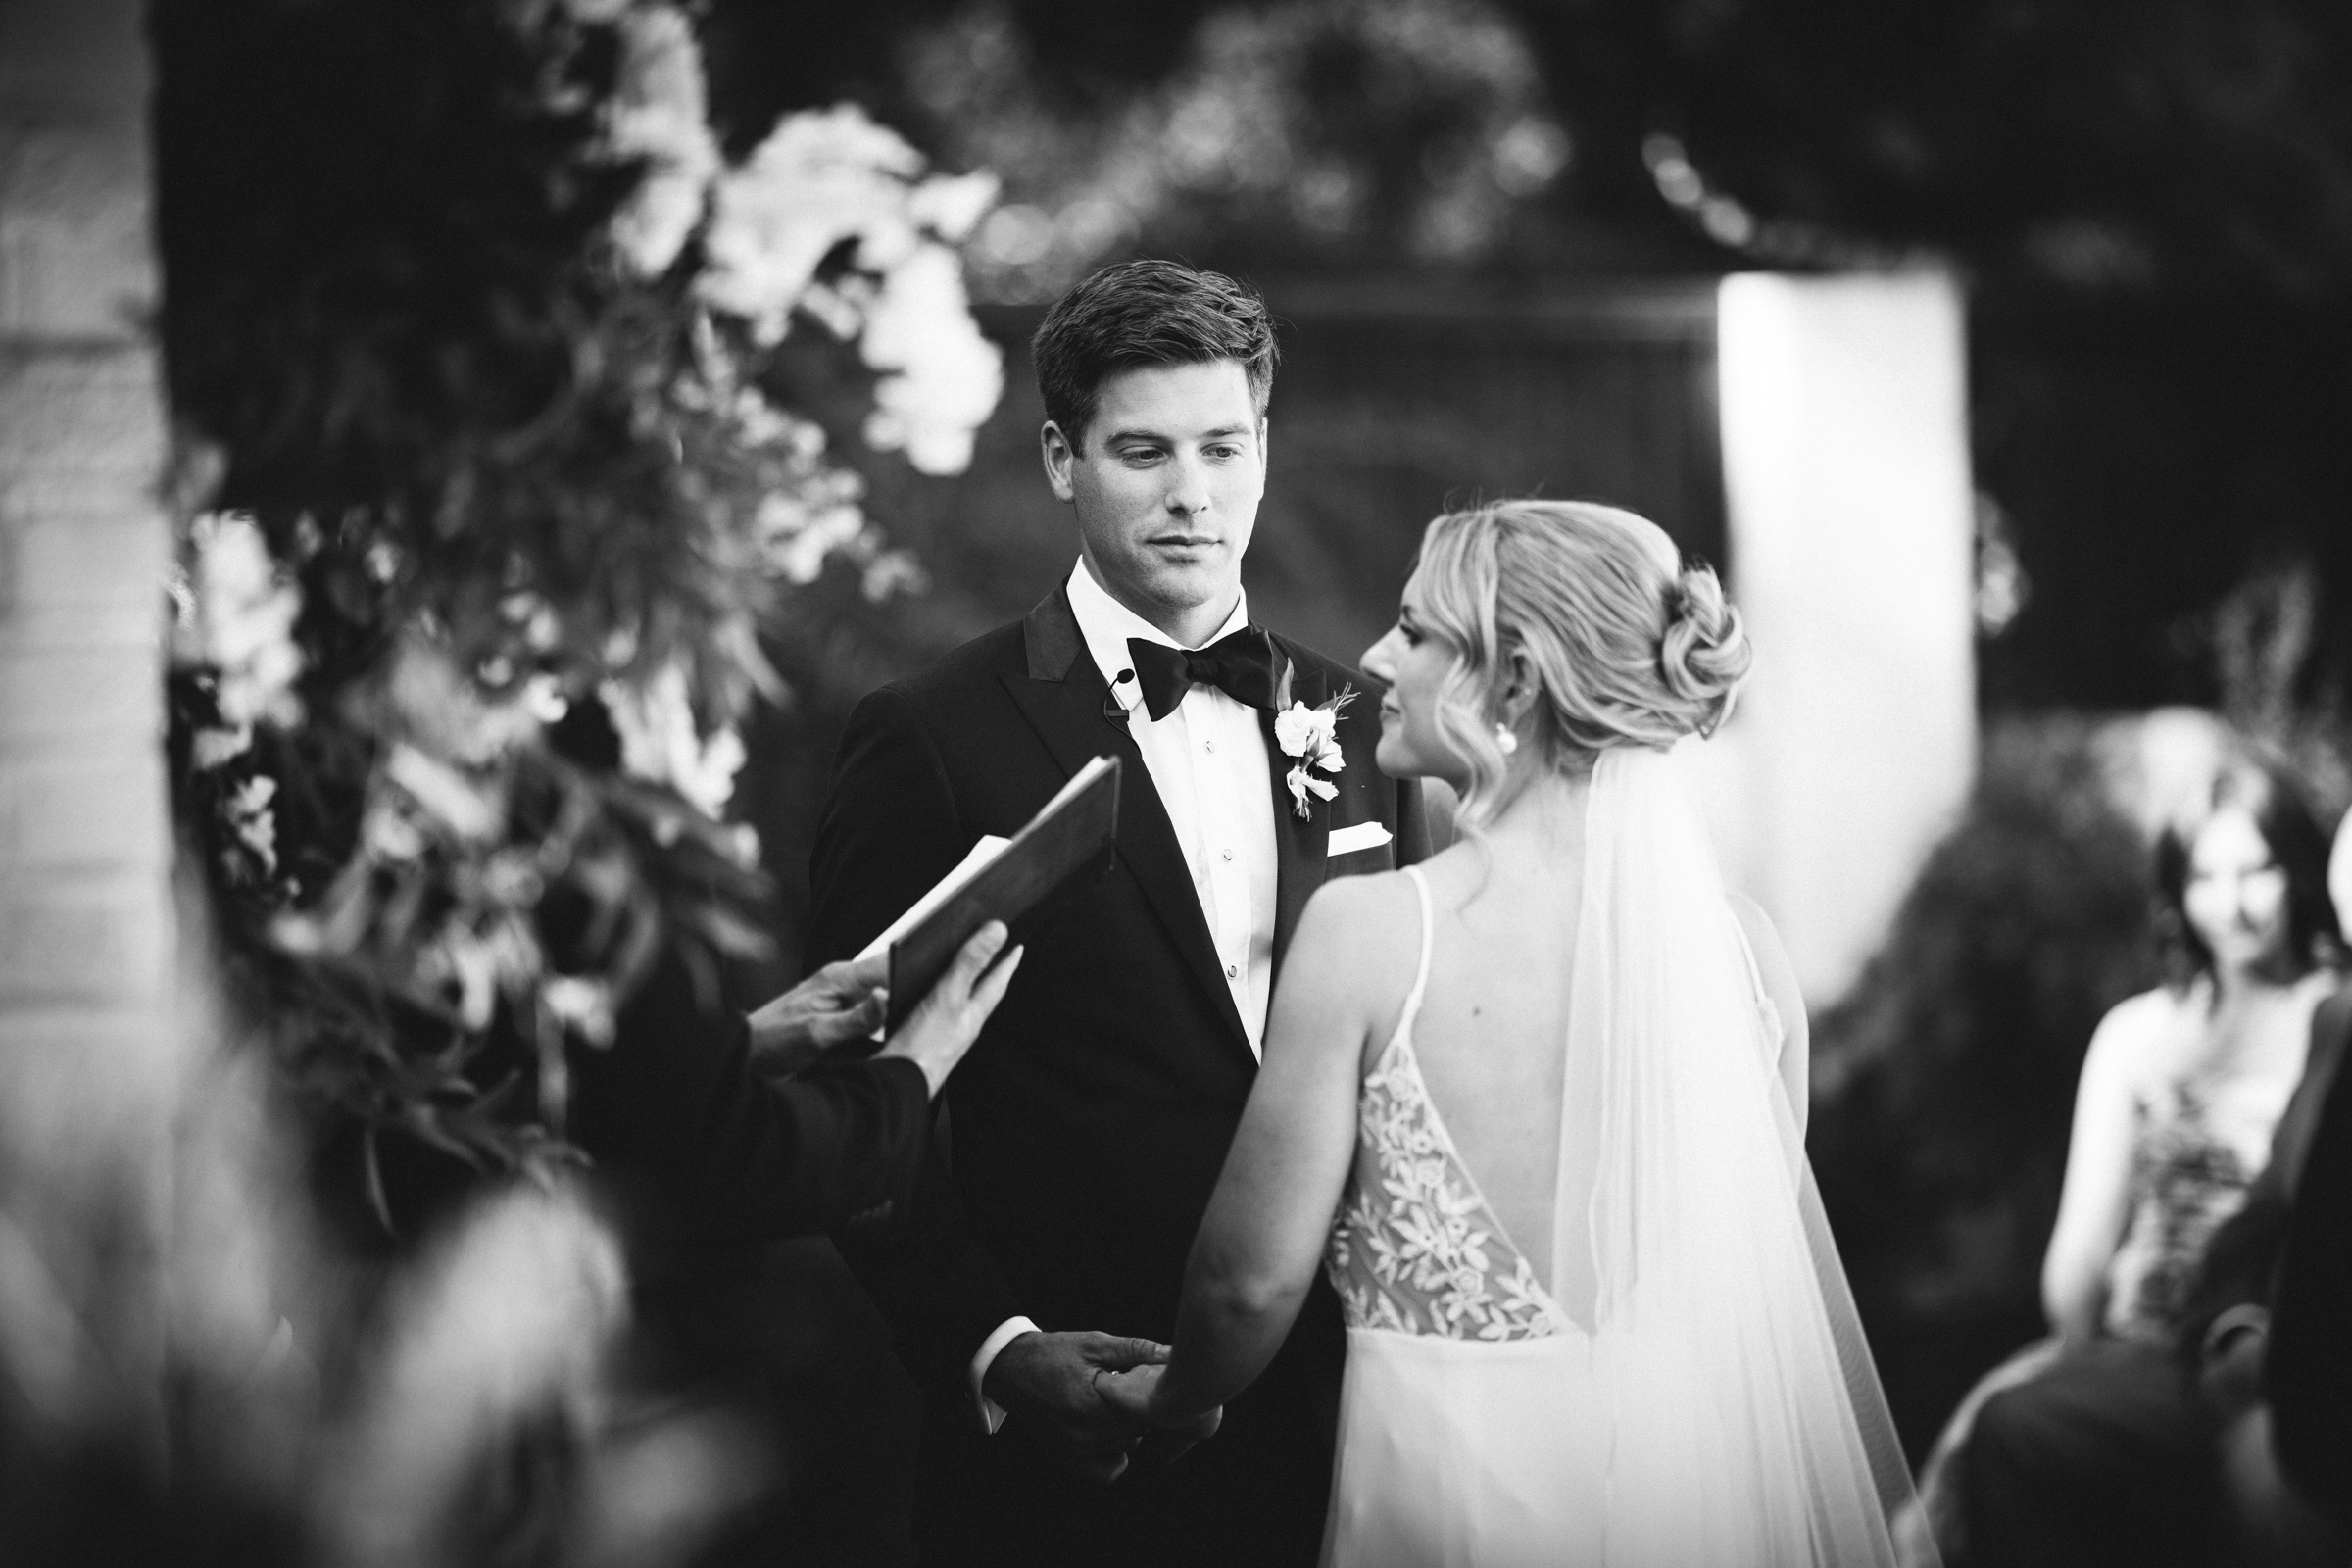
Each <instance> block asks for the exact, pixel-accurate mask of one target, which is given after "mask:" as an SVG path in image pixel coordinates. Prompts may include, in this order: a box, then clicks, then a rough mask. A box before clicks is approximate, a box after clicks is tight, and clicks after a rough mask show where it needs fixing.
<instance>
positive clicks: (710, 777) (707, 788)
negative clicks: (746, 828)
mask: <svg viewBox="0 0 2352 1568" xmlns="http://www.w3.org/2000/svg"><path fill="white" fill-rule="evenodd" d="M601 695H602V696H603V698H604V700H605V707H606V709H607V711H610V712H611V713H612V715H613V729H614V730H616V731H617V732H618V733H619V735H620V765H621V768H622V770H623V771H625V772H628V773H631V774H634V775H635V776H636V777H638V778H641V779H645V780H647V781H648V782H649V783H654V784H666V785H668V786H669V787H670V788H671V789H673V790H676V791H677V792H678V793H679V794H680V795H682V796H684V797H685V798H686V800H687V801H688V802H689V803H691V804H692V805H693V806H694V807H695V809H698V810H700V811H701V812H702V813H703V814H704V815H706V816H709V817H713V818H715V817H717V816H718V814H719V813H720V812H721V811H723V810H724V809H726V804H727V798H728V797H729V796H731V795H733V794H734V793H735V774H736V772H737V770H738V769H740V768H741V767H742V766H743V760H744V751H743V738H742V737H741V736H739V735H737V734H736V733H735V731H734V730H733V729H732V728H727V727H723V726H722V727H721V728H719V729H718V730H716V731H714V732H713V733H712V734H711V736H710V737H709V738H708V739H706V738H704V736H703V735H702V734H701V733H700V731H698V730H697V728H696V727H695V720H694V704H693V702H692V701H691V700H690V698H689V696H688V694H687V687H686V671H685V669H684V667H683V666H682V665H679V664H667V665H664V666H663V667H662V669H661V670H660V671H658V672H657V673H655V674H654V675H653V676H652V677H651V678H649V679H647V680H643V681H639V682H636V683H633V684H632V683H624V682H621V681H616V680H615V681H607V682H606V683H605V684H604V686H603V687H602V688H601Z"/></svg>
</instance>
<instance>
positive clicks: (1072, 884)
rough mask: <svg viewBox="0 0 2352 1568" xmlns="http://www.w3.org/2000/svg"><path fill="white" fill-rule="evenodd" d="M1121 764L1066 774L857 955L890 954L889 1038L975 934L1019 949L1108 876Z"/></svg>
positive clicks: (1109, 762) (1096, 764) (1109, 760)
mask: <svg viewBox="0 0 2352 1568" xmlns="http://www.w3.org/2000/svg"><path fill="white" fill-rule="evenodd" d="M1119 767H1120V764H1119V760H1118V759H1117V758H1115V757H1098V758H1096V759H1095V760H1093V761H1091V762H1089V763H1087V764H1086V765H1085V766H1084V767H1082V768H1080V769H1079V770H1078V771H1077V772H1075V773H1073V774H1071V775H1070V781H1069V782H1068V783H1067V784H1064V785H1063V786H1062V787H1061V789H1060V791H1059V793H1057V794H1056V795H1055V796H1054V798H1053V799H1052V800H1050V801H1048V802H1047V803H1046V804H1045V806H1044V807H1043V809H1040V810H1039V811H1038V813H1037V814H1036V815H1035V816H1033V817H1031V818H1030V819H1029V821H1028V824H1027V825H1026V826H1024V827H1023V828H1022V829H1021V830H1020V832H1018V833H1016V834H1014V835H1013V836H1012V837H1011V838H1009V839H1002V838H997V837H994V836H993V835H992V836H989V837H985V838H983V839H981V841H980V842H979V843H977V844H975V845H973V846H972V849H971V853H970V854H968V855H966V856H965V857H964V858H963V859H962V861H961V863H959V864H958V865H957V866H956V869H955V870H953V871H950V872H949V873H948V874H947V875H946V876H944V877H942V878H940V879H939V881H938V882H937V883H936V884H935V885H934V886H933V887H932V889H931V891H930V892H928V893H926V894H924V895H923V896H922V897H921V898H919V899H917V900H915V901H914V904H913V906H912V907H909V908H908V909H907V912H906V913H905V914H902V915H900V916H899V917H898V918H897V919H896V920H893V921H892V922H891V923H890V928H889V929H888V930H886V931H884V932H883V933H882V934H881V935H880V936H878V937H876V938H874V940H873V941H871V942H869V943H867V944H866V946H865V951H864V952H862V953H860V954H858V957H860V958H865V957H870V956H873V955H874V954H877V953H880V952H883V951H884V950H886V949H887V950H888V951H889V954H890V1013H889V1017H888V1019H887V1020H886V1021H885V1022H884V1024H883V1029H884V1031H885V1032H888V1031H889V1030H892V1029H896V1028H897V1027H898V1026H899V1025H900V1024H901V1023H904V1022H905V1021H906V1018H907V1014H908V1013H909V1012H912V1011H913V1010H914V1008H915V1005H917V1004H918V1003H920V1002H921V1001H922V1000H923V998H925V997H927V996H929V995H930V994H931V988H932V987H933V986H935V985H937V984H939V977H940V976H941V975H943V974H945V973H946V972H947V968H948V965H949V964H950V963H953V962H954V961H955V959H956V954H957V953H958V952H960V951H961V950H962V948H963V945H964V944H965V943H966V942H968V941H970V940H971V936H972V933H973V932H975V931H977V930H979V929H980V928H981V927H982V926H983V925H986V924H987V923H988V922H989V921H991V920H1002V921H1004V922H1005V924H1006V925H1007V926H1009V927H1010V928H1011V929H1012V941H1011V942H1009V943H1007V944H1006V947H1007V948H1008V949H1009V948H1010V947H1012V946H1014V945H1015V944H1018V943H1019V942H1021V941H1022V940H1023V939H1024V938H1025V937H1026V936H1027V935H1028V933H1029V931H1030V930H1031V929H1032V928H1033V927H1034V926H1035V925H1036V924H1037V922H1038V920H1039V919H1040V918H1041V917H1042V916H1043V915H1044V914H1045V912H1046V911H1047V910H1048V909H1050V908H1051V907H1053V906H1054V904H1055V903H1057V902H1058V901H1059V899H1060V897H1061V896H1062V895H1063V894H1065V893H1070V892H1074V891H1076V890H1077V889H1079V888H1082V887H1084V886H1086V885H1087V884H1088V883H1090V882H1092V881H1094V880H1095V879H1096V878H1097V877H1099V876H1101V875H1102V874H1103V872H1105V871H1107V870H1109V869H1110V860H1111V841H1112V840H1113V839H1114V838H1115V837H1116V836H1117V834H1118V830H1119Z"/></svg>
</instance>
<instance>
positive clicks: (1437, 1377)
mask: <svg viewBox="0 0 2352 1568" xmlns="http://www.w3.org/2000/svg"><path fill="white" fill-rule="evenodd" d="M1405 874H1406V875H1407V876H1408V877H1410V878H1411V879H1412V882H1413V885H1414V888H1415V890H1416V891H1417V892H1418V893H1419V895H1420V900H1421V959H1420V967H1419V972H1418V973H1417V974H1416V975H1415V976H1414V979H1413V987H1412V990H1411V992H1410V993H1409V994H1408V995H1407V996H1406V998H1405V1003H1404V1008H1403V1011H1402V1012H1401V1014H1400V1015H1399V1016H1398V1018H1397V1029H1396V1033H1395V1034H1394V1035H1392V1036H1391V1037H1390V1040H1389V1043H1388V1045H1387V1047H1386V1048H1385V1049H1384V1050H1383V1051H1382V1052H1381V1054H1380V1055H1379V1056H1378V1057H1377V1058H1376V1059H1375V1060H1374V1062H1373V1064H1372V1067H1371V1070H1370V1071H1369V1072H1368V1073H1367V1074H1366V1075H1365V1078H1364V1081H1363V1086H1362V1089H1361V1092H1360V1095H1359V1098H1358V1101H1357V1116H1356V1152H1355V1163H1354V1166H1353V1169H1352V1170H1351V1172H1350V1174H1349V1178H1348V1186H1347V1189H1346V1191H1345V1192H1344V1193H1343V1195H1342V1198H1341V1203H1340V1210H1339V1217H1338V1219H1337V1221H1336V1222H1335V1223H1334V1225H1333V1227H1332V1232H1331V1239H1330V1242H1329V1244H1328V1246H1327V1248H1326V1250H1325V1253H1324V1267H1325V1272H1326V1273H1327V1274H1328V1275H1329V1277H1330V1279H1331V1282H1332V1284H1333V1286H1334V1288H1335V1289H1336V1290H1337V1291H1338V1293H1339V1297H1340V1300H1341V1303H1342V1306H1343V1308H1344V1309H1345V1313H1346V1317H1347V1322H1348V1368H1347V1375H1346V1379H1345V1383H1344V1385H1343V1391H1342V1395H1341V1410H1340V1459H1339V1467H1338V1470H1337V1473H1336V1474H1335V1476H1334V1477H1333V1484H1332V1498H1331V1518H1330V1523H1329V1526H1328V1528H1327V1529H1326V1530H1325V1532H1324V1561H1325V1563H1326V1564H1328V1565H1340V1568H1516V1565H1519V1564H1527V1565H1531V1568H1532V1565H1537V1564H1543V1565H1546V1568H1559V1565H1578V1564H1603V1563H1609V1562H1612V1561H1613V1560H1614V1559H1612V1557H1611V1555H1610V1553H1609V1549H1608V1543H1607V1541H1606V1539H1605V1532H1604V1531H1603V1528H1602V1525H1601V1523H1600V1522H1601V1521H1602V1520H1603V1519H1604V1518H1605V1517H1606V1515H1607V1511H1608V1510H1607V1507H1606V1496H1605V1491H1606V1488H1607V1487H1608V1485H1609V1480H1608V1477H1609V1468H1610V1464H1609V1459H1610V1449H1609V1446H1610V1441H1611V1439H1610V1434H1609V1431H1608V1429H1607V1426H1606V1423H1605V1421H1604V1420H1603V1419H1602V1417H1601V1416H1600V1414H1599V1412H1600V1411H1601V1410H1602V1409H1603V1408H1604V1407H1605V1404H1606V1400H1605V1399H1604V1398H1603V1397H1601V1393H1602V1391H1601V1389H1600V1386H1599V1383H1598V1381H1597V1379H1598V1378H1599V1377H1600V1376H1601V1374H1600V1373H1599V1372H1598V1371H1597V1370H1596V1363H1595V1358H1594V1355H1593V1344H1594V1342H1593V1337H1592V1336H1591V1335H1590V1334H1589V1333H1588V1332H1587V1331H1586V1330H1585V1329H1584V1328H1583V1327H1582V1326H1580V1325H1579V1324H1577V1323H1576V1322H1575V1321H1574V1320H1573V1319H1572V1318H1570V1317H1569V1316H1568V1314H1567V1313H1566V1312H1564V1311H1563V1310H1562V1309H1561V1308H1560V1306H1559V1305H1558V1303H1557V1302H1556V1301H1554V1300H1553V1299H1552V1297H1551V1295H1550V1293H1549V1292H1548V1291H1547V1290H1546V1289H1545V1287H1544V1282H1543V1281H1541V1280H1539V1279H1538V1278H1537V1276H1536V1271H1535V1269H1534V1268H1533V1267H1532V1266H1531V1265H1530V1264H1529V1262H1528V1258H1527V1254H1526V1253H1525V1252H1523V1251H1521V1250H1520V1249H1519V1247H1518V1245H1517V1244H1516V1243H1515V1242H1513V1241H1512V1239H1511V1237H1510V1235H1509V1233H1508V1232H1506V1231H1505V1230H1504V1229H1503V1226H1502V1223H1501V1221H1500V1220H1499V1219H1498V1218H1497V1217H1496V1215H1495V1209H1494V1207H1493V1205H1492V1204H1490V1203H1489V1202H1488V1201H1487V1199H1486V1195H1485V1194H1484V1193H1482V1192H1481V1191H1480V1190H1479V1185H1478V1179H1477V1177H1476V1176H1474V1175H1473V1174H1472V1173H1471V1171H1470V1169H1469V1167H1468V1166H1467V1165H1466V1164H1465V1163H1464V1162H1463V1160H1462V1156H1461V1152H1460V1151H1459V1150H1458V1149H1457V1148H1455V1146H1454V1143H1453V1139H1452V1137H1451V1136H1450V1135H1449V1134H1448V1133H1447V1132H1446V1125H1445V1123H1444V1121H1443V1120H1441V1119H1440V1117H1439V1115H1438V1110H1437V1106H1436V1105H1435V1104H1433V1103H1431V1101H1430V1096H1429V1087H1428V1085H1427V1084H1426V1083H1425V1082H1424V1081H1423V1079H1422V1076H1421V1064H1420V1061H1419V1058H1418V1057H1417V1056H1416V1055H1415V1054H1414V1052H1413V1024H1414V1022H1415V1020H1416V1018H1417V1017H1418V1016H1419V1013H1420V1010H1421V1000H1422V995H1423V993H1424V992H1425V991H1426V989H1427V987H1428V983H1429V950H1430V943H1431V937H1432V925H1433V918H1432V912H1431V907H1430V897H1429V887H1428V884H1427V883H1426V882H1424V881H1423V880H1422V876H1421V872H1420V869H1419V868H1418V867H1409V868H1407V870H1406V872H1405ZM1749 965H1750V970H1749V973H1750V980H1751V983H1754V984H1755V986H1756V997H1757V1001H1758V1005H1759V1007H1760V1009H1761V1010H1762V1011H1763V1013H1764V1016H1765V1023H1766V1038H1767V1039H1768V1040H1769V1041H1772V1042H1775V1043H1776V1044H1777V1042H1778V1040H1779V1039H1780V1020H1779V1018H1778V1016H1777V1015H1776V1014H1774V1013H1773V1011H1772V1009H1771V1007H1770V1005H1769V1001H1768V999H1766V998H1765V997H1764V995H1763V992H1762V987H1761V983H1760V981H1757V980H1756V977H1755V973H1754V967H1753V965H1754V959H1753V956H1752V955H1751V956H1750V957H1749Z"/></svg>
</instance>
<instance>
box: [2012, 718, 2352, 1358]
mask: <svg viewBox="0 0 2352 1568" xmlns="http://www.w3.org/2000/svg"><path fill="white" fill-rule="evenodd" d="M2156 871H2157V878H2156V879H2157V888H2158V892H2159V894H2160V896H2161V899H2162V906H2161V914H2160V932H2161V934H2162V936H2163V937H2164V939H2165V941H2166V945H2167V947H2168V949H2169V950H2170V951H2169V952H2168V954H2167V957H2168V959H2170V961H2171V965H2172V967H2173V969H2174V977H2173V979H2172V981H2171V983H2169V984H2167V985H2164V986H2161V987H2159V988H2157V989H2156V990H2153V991H2147V992H2143V993H2141V994H2140V995H2138V996H2136V997H2132V998H2130V999H2129V1000H2127V1001H2125V1002H2123V1003H2120V1004H2118V1005H2117V1006H2116V1007H2115V1008H2114V1010H2112V1011H2111V1012H2109V1013H2108V1014H2107V1016H2106V1018H2105V1019H2104V1020H2102V1021H2101V1023H2100V1024H2099V1027H2098V1032H2097V1033H2096V1034H2094V1035H2093V1036H2092V1037H2091V1042H2090V1050H2089V1053H2088V1054H2087V1055H2086V1056H2085V1058H2084V1060H2083V1063H2082V1084H2081V1087H2080V1088H2079V1089H2078V1090H2077V1091H2076V1096H2075V1122H2074V1133H2073V1137H2072V1140H2071V1141H2070V1143H2069V1144H2068V1146H2067V1155H2066V1186H2065V1189H2064V1192H2063V1195H2062V1197H2061V1198H2060V1200H2059V1205H2058V1224H2057V1228H2056V1230H2055V1231H2054V1232H2053V1233H2052V1235H2051V1237H2050V1246H2049V1250H2048V1252H2047V1253H2046V1254H2045V1256H2044V1258H2043V1261H2042V1271H2041V1298H2042V1304H2043V1306H2044V1308H2045V1309H2046V1310H2047V1311H2048V1313H2049V1318H2050V1326H2051V1328H2052V1329H2053V1330H2055V1331H2056V1333H2057V1334H2058V1336H2059V1337H2060V1339H2061V1340H2063V1341H2067V1342H2081V1341H2085V1340H2089V1339H2093V1338H2096V1337H2098V1336H2101V1335H2111V1336H2116V1337H2120V1338H2126V1339H2136V1340H2145V1341H2165V1340H2169V1339H2170V1338H2171V1336H2172V1334H2173V1331H2174V1330H2175V1328H2176V1327H2177V1326H2178V1325H2177V1319H2178V1316H2179V1312H2180V1295H2181V1291H2182V1288H2183V1287H2184V1285H2185V1283H2186V1281H2187V1277H2188V1274H2189V1271H2190V1270H2191V1269H2192V1268H2193V1266H2194V1265H2195V1262H2196V1259H2197V1256H2198V1254H2199V1253H2200V1252H2201V1251H2202V1250H2203V1249H2204V1246H2205V1240H2206V1238H2207V1237H2209V1236H2211V1235H2212V1234H2213V1231H2214V1228H2215V1227H2216V1226H2217V1225H2219V1224H2220V1223H2221V1222H2222V1221H2223V1220H2225V1219H2227V1218H2229V1215H2230V1214H2232V1213H2234V1212H2235V1211H2236V1209H2237V1207H2238V1205H2239V1204H2240V1203H2241V1202H2243V1201H2244V1199H2245V1191H2246V1187H2247V1184H2248V1183H2250V1182H2251V1181H2252V1180H2253V1179H2254V1177H2255V1175H2256V1173H2257V1172H2259V1171H2260V1170H2261V1169H2262V1167H2263V1164H2264V1162H2265V1161H2266V1160H2267V1159H2268V1158H2269V1155H2270V1147H2271V1133H2272V1130H2273V1129H2274V1128H2275V1127H2276V1126H2277V1125H2278V1117H2279V1113H2280V1112H2281V1111H2283V1110H2284V1109H2285V1108H2286V1102H2287V1099H2288V1097H2289V1096H2290V1095H2292V1094H2293V1093H2294V1089H2295V1084H2296V1082H2297V1081H2298V1080H2299V1079H2300V1078H2301V1077H2302V1074H2303V1060H2304V1055H2305V1054H2306V1052H2307V1051H2308V1049H2309V1045H2310V1041H2311V1015H2312V1010H2313V1008H2315V1007H2316V1006H2318V1005H2319V1003H2320V1002H2321V1000H2322V999H2323V998H2325V997H2326V996H2327V992H2328V990H2329V988H2330V984H2331V981H2330V977H2329V975H2328V973H2327V968H2326V967H2325V960H2326V959H2327V956H2329V954H2330V952H2331V951H2332V944H2333V940H2334V933H2335V911H2334V907H2333V906H2332V905H2331V904H2330V903H2329V901H2328V896H2327V835H2326V833H2325V832H2324V831H2323V830H2322V829H2321V827H2320V825H2319V822H2318V820H2317V819H2316V818H2315V817H2314V815H2313V813H2312V810H2311V808H2310V807H2309V806H2308V805H2307V804H2306V803H2305V801H2304V798H2303V794H2302V791H2301V790H2300V789H2299V788H2298V787H2297V786H2296V784H2295V783H2294V781H2293V780H2292V779H2291V778H2289V777H2288V776H2287V775H2286V774H2284V773H2283V772H2281V771H2280V770H2278V768H2277V767H2274V766H2268V765H2261V764H2254V763H2244V764H2240V765H2238V766H2236V767H2234V768H2232V769H2231V770H2230V771H2229V772H2227V773H2225V774H2224V775H2223V776H2222V778H2221V779H2220V781H2219V782H2218V783H2217V784H2216V785H2215V787H2214V795H2213V809H2212V811H2211V813H2210V814H2209V815H2208V816H2207V817H2206V818H2205V819H2204V821H2203V822H2201V823H2200V824H2198V826H2197V828H2196V830H2195V831H2194V832H2193V833H2192V834H2189V835H2186V836H2183V835H2181V834H2180V833H2178V832H2176V831H2174V830H2171V829H2168V830H2167V831H2166V832H2165V834H2164V836H2163V837H2162V838H2161V839H2160V840H2159V841H2158V844H2157V851H2156Z"/></svg>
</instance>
